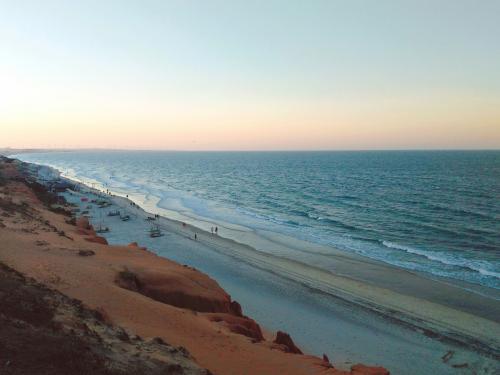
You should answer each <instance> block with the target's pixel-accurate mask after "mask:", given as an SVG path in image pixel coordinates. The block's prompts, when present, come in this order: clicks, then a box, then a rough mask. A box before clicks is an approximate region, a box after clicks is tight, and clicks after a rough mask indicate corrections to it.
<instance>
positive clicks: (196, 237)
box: [194, 233, 198, 241]
mask: <svg viewBox="0 0 500 375" xmlns="http://www.w3.org/2000/svg"><path fill="white" fill-rule="evenodd" d="M197 239H198V236H197V235H196V233H195V234H194V240H195V241H196V240H197Z"/></svg>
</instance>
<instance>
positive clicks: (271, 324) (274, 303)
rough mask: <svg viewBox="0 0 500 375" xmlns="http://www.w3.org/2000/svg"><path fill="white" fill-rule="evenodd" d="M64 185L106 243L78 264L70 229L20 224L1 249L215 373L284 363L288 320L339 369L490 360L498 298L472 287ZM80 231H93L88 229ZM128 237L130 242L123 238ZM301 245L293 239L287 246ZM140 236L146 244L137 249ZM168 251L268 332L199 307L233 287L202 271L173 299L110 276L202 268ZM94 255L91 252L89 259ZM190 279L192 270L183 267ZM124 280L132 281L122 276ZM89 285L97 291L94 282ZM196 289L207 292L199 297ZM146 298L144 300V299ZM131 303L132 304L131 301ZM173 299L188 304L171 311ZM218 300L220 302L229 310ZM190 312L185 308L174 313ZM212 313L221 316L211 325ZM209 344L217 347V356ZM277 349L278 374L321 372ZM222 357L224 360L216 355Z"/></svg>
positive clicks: (430, 368) (436, 366)
mask: <svg viewBox="0 0 500 375" xmlns="http://www.w3.org/2000/svg"><path fill="white" fill-rule="evenodd" d="M21 192H22V189H21ZM63 196H64V197H65V198H66V200H67V201H68V202H70V203H73V204H75V205H76V206H78V207H79V210H80V212H82V211H85V210H87V211H88V213H87V216H89V217H90V220H91V222H92V223H93V224H94V226H97V225H99V223H101V221H102V222H104V223H105V224H106V225H107V226H109V227H110V228H111V231H110V232H108V233H104V234H102V235H103V236H104V237H105V238H106V239H107V241H105V242H109V243H110V244H112V245H113V246H106V245H101V244H95V243H89V242H86V241H85V242H83V243H84V245H85V246H84V247H85V248H86V249H87V248H88V249H92V251H95V252H96V256H95V257H94V256H93V257H92V258H91V259H89V260H85V263H81V260H80V259H78V258H76V257H74V256H73V255H72V254H71V250H70V249H71V248H73V249H75V248H78V246H82V245H81V242H79V243H78V245H76V244H71V245H70V246H69V247H68V245H69V244H68V240H67V239H65V238H64V237H63V238H61V237H60V236H52V237H55V238H50V241H47V242H48V243H50V244H51V246H50V248H51V249H52V248H53V246H52V245H54V246H56V248H57V249H58V251H52V250H50V251H49V250H48V249H47V248H46V247H43V249H40V247H37V246H33V237H34V236H33V234H26V233H24V231H23V230H22V229H19V228H18V229H17V230H16V231H15V235H13V234H12V233H10V234H9V236H6V235H5V234H4V233H2V237H3V238H5V240H4V242H3V243H4V244H5V245H4V246H5V247H4V248H3V249H2V250H3V251H2V254H1V255H2V259H0V260H1V261H3V262H5V263H6V264H7V265H9V266H11V267H13V268H15V269H17V270H19V271H21V272H23V273H27V274H29V275H31V276H34V277H35V278H36V279H37V280H40V281H41V282H43V283H44V284H50V285H51V286H52V287H56V288H57V289H58V290H60V291H62V292H63V293H65V294H68V295H69V296H71V297H74V298H78V299H81V300H82V301H84V302H85V303H86V304H88V305H89V306H91V307H92V308H95V309H99V310H104V311H105V312H106V314H108V315H109V316H110V317H114V318H113V321H116V323H118V324H120V325H121V326H124V327H127V328H130V329H132V330H133V331H134V332H140V333H138V334H139V335H145V336H148V337H150V336H155V335H156V336H158V335H159V333H161V334H160V337H163V338H165V340H167V342H170V343H173V344H175V345H182V346H184V347H186V348H188V350H189V351H190V352H191V353H192V354H193V355H194V357H195V358H196V360H197V362H198V363H199V364H200V365H202V366H203V367H206V368H209V369H211V370H213V371H215V372H216V373H226V371H228V369H231V371H233V372H229V373H242V374H244V373H255V372H245V371H247V369H248V366H251V365H250V362H252V361H253V358H259V363H262V367H261V368H259V371H258V373H263V374H264V373H276V372H275V371H276V368H277V367H274V366H281V364H277V363H278V362H279V361H280V360H278V359H276V356H278V357H279V356H280V354H276V353H278V352H279V351H277V350H276V348H275V347H274V346H273V345H275V344H272V341H273V337H274V336H275V331H277V330H279V329H285V328H286V330H288V332H290V333H292V337H293V338H294V339H295V341H296V343H297V344H298V345H299V347H302V349H303V350H305V352H306V353H308V354H315V355H320V356H321V354H322V353H326V354H327V355H328V356H330V357H331V358H332V362H333V363H334V365H335V366H336V367H337V368H340V369H343V370H349V368H350V367H351V366H352V361H354V362H357V361H358V359H361V360H362V361H363V362H367V361H368V363H371V364H374V365H384V366H385V367H388V368H389V369H390V370H391V371H392V372H391V373H393V374H411V373H415V374H419V373H424V372H426V373H429V372H437V371H438V372H439V373H442V374H447V373H450V374H453V373H456V372H457V371H465V370H457V369H464V368H466V369H467V371H474V372H475V373H483V374H489V373H494V371H496V368H497V367H496V366H497V364H498V358H499V354H498V353H499V342H498V337H500V334H499V333H500V331H499V323H498V318H497V317H498V316H499V315H498V312H499V305H498V303H496V302H494V303H491V299H490V298H487V297H483V296H481V295H480V294H478V293H473V292H470V291H466V290H464V289H460V288H458V287H456V286H455V285H453V284H450V283H446V282H444V281H436V280H431V279H429V278H425V277H423V276H421V275H419V274H416V273H410V272H407V271H404V270H401V269H398V268H396V267H391V266H388V265H385V264H382V263H380V262H376V261H372V260H368V259H365V258H362V257H358V256H353V255H351V254H346V253H343V252H341V251H338V254H337V255H336V257H335V263H336V264H335V267H336V270H337V272H335V273H333V272H327V271H325V270H322V269H319V268H314V267H304V265H303V264H302V263H300V262H298V261H294V260H290V259H285V258H283V257H279V256H274V255H271V254H268V253H265V252H263V251H260V250H257V249H255V248H253V247H251V246H249V245H247V244H243V243H240V242H238V241H236V240H235V239H234V238H226V237H225V235H226V232H228V233H230V234H229V236H228V237H234V236H235V230H236V231H237V230H238V229H237V228H236V229H235V227H229V228H226V227H220V228H219V235H215V234H212V233H210V232H209V231H205V230H203V229H201V228H199V227H195V226H193V225H191V224H186V223H182V222H180V221H177V220H172V219H168V218H166V217H161V216H160V217H158V218H156V219H155V220H154V221H148V220H147V218H148V217H154V214H155V213H152V212H150V213H148V212H146V211H144V210H143V209H142V208H140V207H138V206H137V205H135V204H134V203H133V202H131V201H130V200H128V199H127V198H126V197H119V196H113V195H109V194H103V193H102V192H99V191H97V190H94V189H91V188H90V187H88V186H85V185H79V191H69V192H66V193H63ZM96 199H103V200H106V201H108V202H109V203H110V204H111V206H109V207H108V208H105V209H102V208H98V206H97V205H96V204H95V203H90V202H91V201H92V200H96ZM38 209H39V208H38ZM110 210H120V213H121V214H122V215H124V214H128V215H130V217H131V219H130V220H129V221H121V220H120V219H119V217H108V216H107V213H108V211H110ZM47 215H49V216H48V218H49V220H50V222H53V221H54V220H55V221H56V222H57V223H58V224H57V225H56V226H57V227H59V225H61V226H63V227H64V228H65V229H64V231H65V232H66V231H74V229H72V228H71V227H68V226H67V224H66V223H65V222H64V219H63V218H61V217H58V216H57V215H54V214H53V213H51V212H47ZM151 223H154V224H155V225H158V227H159V228H161V230H162V232H163V236H161V237H158V238H150V236H149V228H150V225H151ZM81 230H82V229H81V228H80V229H79V231H80V232H81ZM230 230H232V231H233V232H230ZM4 232H5V231H4ZM83 233H86V232H85V231H84V232H83ZM80 234H82V233H80ZM87 234H90V235H91V236H93V238H94V237H95V233H87ZM195 234H196V240H195V239H194V238H195ZM37 236H39V235H37ZM71 237H73V236H71ZM95 238H98V237H95ZM44 241H45V240H44ZM54 241H56V242H54ZM265 241H266V239H263V240H261V243H260V246H265ZM71 242H74V239H73V241H71ZM98 242H99V241H98ZM129 242H135V243H137V245H133V246H123V244H126V243H129ZM276 243H278V244H279V245H280V246H283V247H285V246H286V245H287V243H286V241H284V240H283V239H281V240H280V239H274V241H273V246H276V245H275V244H276ZM20 244H23V246H21V247H22V248H23V249H24V250H23V251H22V252H19V251H17V252H16V251H14V250H13V249H15V248H19V245H20ZM75 245H76V246H75ZM117 245H121V246H117ZM301 245H302V244H301V243H295V244H294V246H295V247H300V246H301ZM142 246H145V247H147V248H148V249H150V250H149V251H144V250H140V249H141V247H142ZM103 247H104V248H105V250H103ZM40 250H43V251H40ZM66 255H67V256H68V257H66ZM158 255H160V256H158ZM165 258H170V259H173V260H176V261H177V262H179V263H181V264H189V265H191V266H195V267H196V268H198V269H200V270H202V271H203V272H206V273H208V274H209V275H211V276H212V277H215V278H216V279H217V281H218V282H219V283H222V284H221V285H222V286H223V288H224V289H226V290H228V291H229V292H230V293H231V295H233V296H237V300H238V302H240V303H241V305H242V306H243V312H244V313H246V312H247V311H249V312H250V316H252V317H255V318H257V321H258V322H259V323H262V324H263V326H262V328H260V331H261V332H262V333H263V335H264V338H265V340H264V341H263V342H260V343H259V344H255V343H252V341H250V343H251V345H250V347H249V348H248V347H247V344H248V342H249V341H248V340H249V337H253V338H251V340H253V341H255V338H256V337H258V333H256V331H252V329H254V328H255V327H254V323H249V322H247V321H244V323H242V322H241V321H240V319H241V318H239V317H233V316H229V317H228V316H227V315H226V316H224V317H223V318H222V319H221V317H220V314H219V313H215V315H214V313H213V312H210V311H211V309H212V310H213V307H208V308H207V304H206V301H208V300H209V301H211V302H210V303H208V306H212V305H214V300H215V301H218V302H215V305H217V306H222V305H224V304H225V305H227V306H230V305H228V303H229V304H230V301H231V298H230V297H229V295H228V294H227V293H226V292H224V291H223V290H222V289H221V288H220V287H219V284H218V283H215V282H213V281H212V280H210V279H206V277H205V276H204V275H203V277H202V279H203V278H204V279H203V281H201V282H199V281H196V284H197V285H198V284H203V285H204V288H203V290H199V289H198V288H197V287H196V288H195V292H193V291H189V290H190V289H191V288H193V285H192V284H191V281H190V282H189V283H188V284H187V285H185V286H184V287H181V288H180V289H181V291H182V292H181V294H182V296H183V297H179V294H178V293H179V290H178V287H175V288H174V289H176V290H175V293H174V294H175V295H176V296H177V297H175V300H176V301H177V302H176V304H177V307H175V308H172V307H171V306H170V305H167V306H165V304H163V303H158V302H157V301H152V300H151V299H150V298H147V297H145V296H144V295H141V294H137V293H133V297H132V296H131V295H130V291H129V290H125V289H123V288H119V287H117V285H116V283H115V282H114V281H115V279H116V274H117V273H119V272H120V271H123V270H132V272H133V273H134V274H135V275H140V277H142V278H143V279H144V278H145V279H146V280H148V282H152V284H157V283H158V280H162V281H161V282H160V284H162V283H163V281H166V280H170V281H171V280H172V276H171V275H170V276H167V275H166V274H165V270H173V271H172V272H173V273H174V274H177V273H178V271H176V269H181V270H182V272H181V273H185V272H188V273H191V272H194V274H195V275H196V278H198V277H199V273H198V272H196V271H191V268H190V267H187V268H186V267H180V266H178V265H176V264H175V263H173V262H171V261H169V260H167V259H165ZM91 260H92V261H91ZM93 260H96V261H97V260H98V263H95V262H94V261H93ZM211 262H212V264H211ZM167 273H168V272H167ZM235 273H236V274H237V275H235ZM162 274H163V275H162ZM89 275H92V277H89ZM158 275H160V277H159V278H158ZM188 278H191V279H192V276H189V277H188ZM238 278H241V280H238ZM393 280H398V282H397V283H394V282H393ZM170 281H169V282H170ZM207 283H208V285H210V286H209V290H211V291H210V292H209V293H208V295H207V294H206V293H207V291H206V290H205V288H206V285H207ZM181 284H182V282H181ZM250 285H253V287H250ZM280 285H281V286H280ZM273 288H278V289H279V290H280V291H274V290H273ZM129 289H134V287H130V286H129ZM153 289H154V288H153ZM97 290H98V291H99V293H96V291H97ZM117 290H118V293H117ZM285 290H286V291H285ZM289 290H294V292H295V294H296V296H293V295H288V294H287V293H289ZM101 292H102V293H101ZM171 292H172V291H171ZM153 293H156V292H153ZM162 293H165V290H163V291H162ZM167 293H169V292H168V291H167ZM160 294H161V293H160ZM186 294H188V295H189V294H196V295H197V297H195V298H194V299H193V298H191V297H189V298H186ZM200 295H204V297H203V298H202V299H200V297H199V296H200ZM110 296H113V297H112V298H110ZM297 296H300V297H297ZM266 299H267V300H266ZM186 300H187V301H188V302H186ZM138 301H141V303H139V302H138ZM145 301H147V302H148V303H147V304H145V305H142V303H143V302H145ZM179 301H180V302H179ZM193 301H196V303H195V306H196V308H195V309H194V310H195V311H197V310H198V311H200V306H204V308H202V309H201V310H207V311H205V312H198V313H194V314H193V313H187V312H186V311H191V310H193V304H192V303H193ZM203 301H205V302H203ZM265 301H267V304H266V302H265ZM150 304H152V305H150ZM308 304H310V305H311V308H310V309H309V308H308V307H307V305H308ZM130 306H134V307H133V309H131V308H130ZM135 306H137V307H135ZM153 306H154V308H153ZM179 306H180V307H184V308H187V310H184V309H181V310H182V311H181V312H179ZM227 306H226V313H227V312H230V307H227ZM172 309H173V310H172ZM289 309H291V310H289ZM287 310H288V311H287ZM167 311H168V314H169V316H171V315H172V314H174V313H173V312H172V311H175V314H174V315H175V317H172V318H169V320H170V319H171V320H170V323H166V322H165V318H164V317H165V314H167ZM318 314H319V315H318ZM332 314H333V315H332ZM179 316H181V317H183V318H180V317H179ZM187 317H189V319H186V321H183V319H184V318H187ZM192 319H194V322H193V321H191V320H192ZM235 319H236V321H235ZM214 320H215V321H216V322H219V323H217V324H216V325H215V327H214V324H213V321H214ZM220 322H223V325H224V326H226V328H227V327H231V326H232V327H233V330H235V328H234V327H235V326H234V325H235V324H236V325H237V326H238V327H240V328H237V329H236V330H239V331H241V330H242V328H241V327H242V326H243V327H246V328H245V329H244V331H245V332H246V333H247V336H241V335H240V336H236V337H237V338H236V339H234V338H233V334H231V335H229V336H228V334H227V332H226V331H225V330H220V324H221V323H220ZM251 322H253V320H252V321H251ZM279 322H281V323H279ZM305 322H308V323H305ZM249 327H251V329H250V328H249ZM214 329H215V330H216V332H217V333H219V332H220V333H224V334H223V338H218V337H216V336H217V334H215V333H214ZM249 330H250V331H249ZM229 331H231V329H229ZM201 338H204V339H201ZM205 339H206V340H205ZM214 340H215V341H214ZM219 340H220V341H219ZM225 340H230V342H231V343H230V344H229V343H228V342H226V341H225ZM233 340H236V342H237V344H235V343H233ZM380 343H384V345H387V350H380V348H379V347H378V345H379V344H380ZM214 344H215V345H214ZM213 347H217V348H218V349H217V350H220V351H221V353H219V354H217V355H215V357H214V352H213ZM224 348H226V349H227V348H232V349H231V350H230V352H231V353H238V354H237V355H236V354H234V355H232V356H231V358H228V357H227V350H225V349H224ZM396 348H397V349H396ZM269 349H271V351H269ZM241 351H243V352H245V353H248V356H247V357H245V356H243V357H245V358H246V359H244V358H243V357H242V355H241V353H240V352H241ZM270 353H272V354H270ZM349 353H351V354H349ZM447 353H453V354H452V355H451V357H452V358H451V360H450V361H448V360H447V361H443V359H442V357H443V356H445V355H447ZM286 354H287V357H286V358H287V359H286V360H284V361H285V362H287V365H286V366H287V370H286V373H295V372H293V371H295V370H293V371H292V370H291V369H288V366H292V367H293V368H294V369H299V370H298V372H297V373H315V372H317V371H325V363H324V362H323V361H322V360H321V359H319V358H317V357H313V356H311V355H307V356H295V357H291V358H293V360H292V361H290V360H289V357H290V354H288V353H286ZM245 355H246V354H245ZM420 356H422V357H423V356H426V357H430V358H434V359H433V360H432V361H428V362H427V363H425V364H423V365H422V366H421V367H422V368H421V369H418V370H417V371H413V370H412V368H415V367H414V366H415V364H416V363H419V362H420V361H421V360H420ZM235 357H237V358H235ZM267 357H269V361H268V359H267ZM398 357H399V358H401V357H404V360H401V359H399V360H398ZM214 358H215V359H216V360H215V363H214ZM296 358H300V359H298V360H296ZM304 359H307V360H306V361H304ZM221 360H222V361H223V362H224V365H221ZM276 361H277V362H276ZM390 365H393V366H394V369H393V368H391V366H390ZM465 365H466V366H465ZM460 366H463V367H460ZM278 368H279V367H278ZM422 369H423V371H421V370H422ZM464 373H468V372H464ZM470 373H472V372H470Z"/></svg>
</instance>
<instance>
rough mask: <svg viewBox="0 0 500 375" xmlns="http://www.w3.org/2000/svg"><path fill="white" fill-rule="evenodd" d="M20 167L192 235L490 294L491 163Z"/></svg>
mask: <svg viewBox="0 0 500 375" xmlns="http://www.w3.org/2000/svg"><path fill="white" fill-rule="evenodd" d="M18 157H19V158H21V159H22V160H23V161H28V162H35V163H39V164H44V165H49V166H52V167H54V168H56V169H58V170H60V171H61V172H63V174H64V175H65V176H67V177H70V178H74V179H78V180H80V181H83V182H86V183H88V184H92V183H94V184H96V187H102V188H104V189H110V190H111V191H113V192H116V193H119V194H122V195H125V194H128V195H129V196H130V198H131V199H133V200H134V201H136V203H138V204H140V205H142V206H144V207H146V208H148V209H152V210H154V209H158V210H168V212H174V213H177V214H178V215H179V216H178V217H180V218H186V219H187V220H189V221H190V222H193V223H197V222H198V223H203V222H204V223H205V224H206V222H207V221H208V222H209V223H215V224H217V223H219V224H221V225H222V227H224V225H226V223H230V224H236V225H238V226H239V227H245V228H247V229H249V230H252V231H254V232H255V233H260V232H262V233H264V232H266V233H269V232H274V233H278V234H281V235H286V236H288V237H291V238H298V239H301V240H305V241H308V242H312V243H318V244H322V245H328V246H331V247H334V248H337V249H340V250H344V251H347V252H352V253H357V254H358V255H362V256H366V257H370V258H373V259H377V260H380V261H383V262H386V263H389V264H392V265H395V266H398V267H402V268H405V269H408V270H415V271H420V272H424V273H427V274H428V275H430V276H432V275H434V276H443V277H447V278H450V279H455V280H458V281H466V282H469V283H473V284H479V285H483V286H487V287H491V288H495V289H500V151H363V152H361V151H359V152H355V151H353V152H161V151H144V152H143V151H75V152H50V153H33V154H21V155H19V156H18ZM291 255H292V254H290V256H291ZM280 256H287V254H280ZM325 256H326V257H328V254H327V253H326V254H325V253H323V252H322V254H318V253H315V252H314V250H311V249H303V250H302V251H301V252H300V254H299V255H297V254H294V255H293V257H294V258H293V259H295V260H297V259H298V260H300V261H301V262H304V263H306V264H311V265H315V266H320V267H325V268H328V262H325V261H324V259H325Z"/></svg>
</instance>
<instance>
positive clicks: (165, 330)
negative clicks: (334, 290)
mask: <svg viewBox="0 0 500 375" xmlns="http://www.w3.org/2000/svg"><path fill="white" fill-rule="evenodd" d="M2 174H3V176H6V177H7V181H5V180H4V182H3V186H2V188H1V189H2V191H1V195H0V198H1V203H2V207H1V209H2V221H1V223H2V225H1V227H0V236H1V251H0V262H2V263H3V264H4V265H6V266H8V267H11V268H12V269H14V270H16V271H18V272H20V273H21V274H24V275H26V276H28V277H32V278H34V279H35V280H36V281H37V282H39V283H41V284H42V285H44V286H46V287H49V288H51V289H54V290H57V291H59V292H61V293H63V294H64V295H66V296H68V297H70V298H74V299H78V300H80V301H82V302H83V304H84V305H85V306H88V307H89V308H91V309H93V310H95V311H97V312H98V313H99V314H100V315H101V316H102V317H103V319H105V320H106V321H107V322H108V323H109V324H113V325H118V326H120V327H123V328H124V329H125V330H126V332H127V335H128V336H130V337H132V336H134V335H137V336H138V337H141V338H147V339H151V338H155V337H160V338H161V339H162V340H164V341H165V342H167V343H169V344H171V345H175V346H178V347H179V346H182V347H183V348H185V349H182V350H186V353H187V352H189V353H190V354H189V355H188V357H189V358H193V360H194V361H196V363H197V364H199V365H200V366H201V367H202V368H208V369H209V370H210V371H212V372H213V373H216V374H255V373H259V374H277V373H286V374H314V373H325V374H326V373H332V374H341V373H342V374H343V373H344V372H343V371H340V370H336V369H334V367H333V366H332V365H331V364H330V363H329V362H328V361H327V360H326V359H325V358H318V357H315V356H312V355H302V354H296V353H295V352H297V353H299V352H300V351H299V349H298V348H297V347H296V346H295V345H294V344H293V341H292V340H291V339H290V338H289V337H288V336H287V335H286V334H281V333H280V334H278V336H280V335H281V336H280V337H281V339H278V338H276V340H274V336H276V334H274V333H270V332H264V336H263V334H262V330H261V329H260V327H259V325H258V324H257V323H256V322H255V321H254V320H253V319H251V318H249V317H247V316H245V315H243V314H242V311H241V307H240V305H239V304H238V303H237V302H235V301H234V300H232V298H231V297H230V296H229V295H228V294H227V293H226V292H225V291H224V290H223V289H222V288H221V287H220V286H219V284H218V283H217V282H216V281H215V280H213V279H211V278H210V277H208V276H207V275H205V274H203V273H201V272H199V271H197V270H195V269H194V268H192V267H189V266H183V265H180V264H178V263H175V262H172V261H170V260H167V259H165V258H163V257H159V256H157V255H156V254H154V253H153V252H150V251H148V250H146V249H145V248H141V247H140V246H138V245H137V244H135V243H132V244H130V245H125V246H123V245H122V246H110V245H107V244H106V242H107V241H106V240H105V239H104V238H102V237H99V236H97V235H96V233H95V232H94V230H93V229H92V227H91V226H89V224H88V221H87V220H86V219H85V218H81V219H78V220H77V221H76V223H71V221H70V220H69V219H68V216H67V215H64V214H62V213H60V212H59V211H57V210H56V209H55V208H52V209H49V207H46V206H45V205H44V204H43V203H42V202H41V201H40V194H41V195H42V196H45V193H44V192H41V193H40V192H38V196H37V195H36V194H34V191H33V190H32V189H31V188H30V187H28V185H27V184H26V182H24V177H23V175H22V174H20V173H18V171H17V169H16V163H2ZM60 210H61V209H60ZM62 210H63V211H64V209H62ZM54 211H57V212H54ZM75 224H76V225H75ZM243 313H244V311H243ZM278 336H276V337H278ZM8 363H9V364H10V362H8ZM14 366H15V364H13V367H12V368H13V369H15V367H14ZM13 371H14V370H13ZM14 373H15V372H14ZM348 373H352V374H385V373H387V372H386V370H384V369H381V368H366V367H364V366H361V365H360V366H354V367H353V368H352V370H351V371H349V372H348Z"/></svg>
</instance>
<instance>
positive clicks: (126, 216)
mask: <svg viewBox="0 0 500 375" xmlns="http://www.w3.org/2000/svg"><path fill="white" fill-rule="evenodd" d="M120 219H121V220H122V221H129V220H130V215H120Z"/></svg>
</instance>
